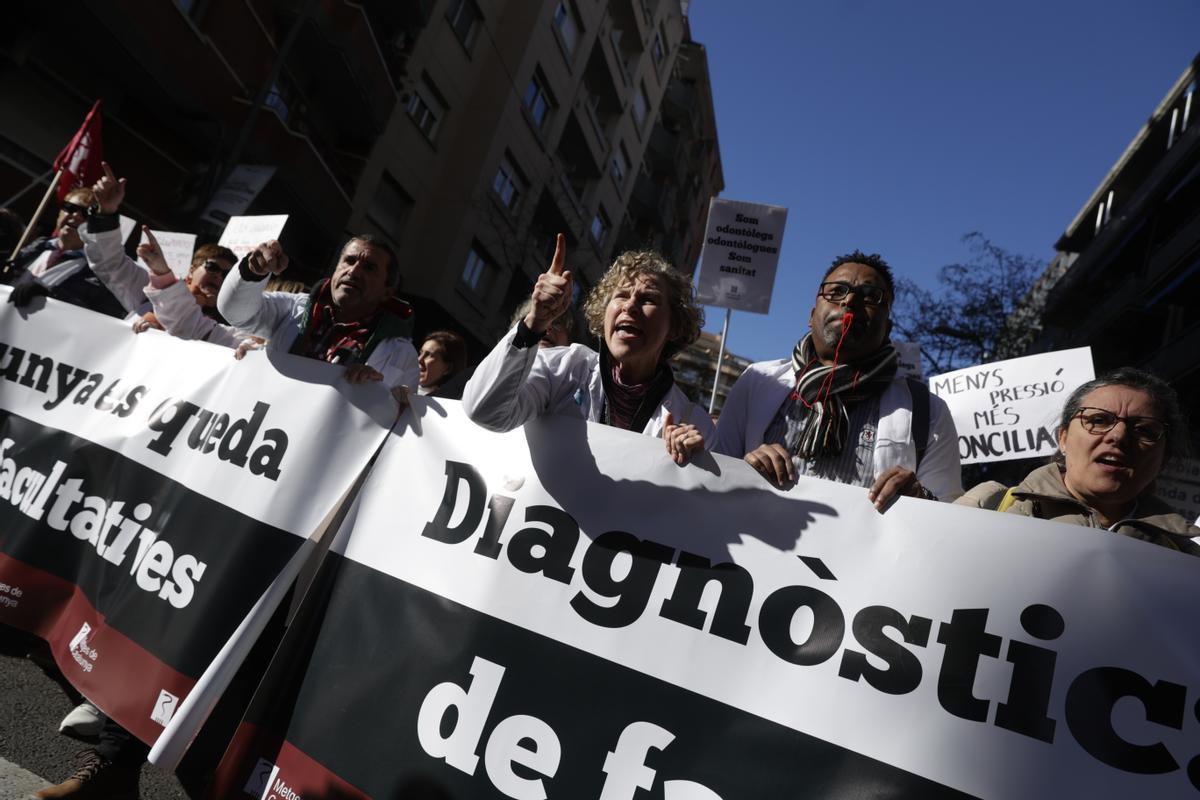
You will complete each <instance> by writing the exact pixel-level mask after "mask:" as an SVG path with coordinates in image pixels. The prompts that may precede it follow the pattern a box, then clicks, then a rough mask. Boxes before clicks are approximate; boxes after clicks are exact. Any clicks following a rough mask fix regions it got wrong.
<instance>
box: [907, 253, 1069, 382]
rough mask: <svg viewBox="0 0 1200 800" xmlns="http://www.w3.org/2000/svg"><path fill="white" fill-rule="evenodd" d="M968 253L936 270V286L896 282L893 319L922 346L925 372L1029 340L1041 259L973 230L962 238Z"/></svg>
mask: <svg viewBox="0 0 1200 800" xmlns="http://www.w3.org/2000/svg"><path fill="white" fill-rule="evenodd" d="M963 241H964V242H966V243H967V246H968V248H969V249H970V250H971V253H972V257H971V259H970V260H969V261H967V262H966V263H962V264H947V265H946V266H944V267H942V268H941V269H940V270H938V287H939V288H938V290H937V291H931V290H929V289H925V288H923V287H921V286H918V285H917V284H916V283H914V282H913V281H911V280H908V279H906V278H901V279H899V280H898V281H897V291H896V295H897V300H896V309H895V311H894V312H893V313H892V323H893V325H894V327H895V329H896V331H897V333H899V334H900V335H901V336H902V337H904V338H905V339H907V340H909V341H912V342H916V343H917V344H919V345H920V347H921V356H922V358H923V359H924V361H925V368H926V373H927V374H931V375H936V374H940V373H943V372H950V371H951V370H956V369H961V368H962V367H969V366H972V365H974V364H985V363H987V362H989V361H995V360H997V359H999V358H1009V357H1012V356H1015V355H1019V354H1020V353H1021V352H1022V351H1023V347H1024V346H1026V345H1027V344H1028V342H1029V341H1030V340H1031V339H1032V333H1035V332H1032V333H1031V331H1030V329H1029V325H1030V324H1031V320H1032V318H1031V317H1029V316H1028V314H1024V313H1023V314H1019V315H1018V314H1017V312H1018V310H1021V311H1022V312H1024V311H1027V306H1028V303H1027V302H1026V300H1027V297H1026V296H1027V294H1028V293H1029V292H1030V289H1031V287H1032V286H1033V285H1034V281H1035V280H1036V279H1037V277H1038V276H1039V275H1041V274H1042V273H1043V272H1044V271H1045V267H1046V265H1045V263H1044V262H1042V261H1040V260H1038V259H1035V258H1030V257H1028V256H1021V255H1016V254H1013V253H1010V252H1009V251H1007V250H1005V249H1004V248H1002V247H1000V246H998V245H996V244H993V243H992V241H991V240H990V239H988V238H987V237H986V236H984V235H983V234H982V233H979V232H978V231H975V232H973V233H969V234H967V235H966V236H964V237H963Z"/></svg>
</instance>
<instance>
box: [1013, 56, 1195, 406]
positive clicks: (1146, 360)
mask: <svg viewBox="0 0 1200 800" xmlns="http://www.w3.org/2000/svg"><path fill="white" fill-rule="evenodd" d="M1198 77H1200V56H1197V58H1196V59H1194V60H1193V61H1192V63H1191V65H1190V66H1189V67H1188V68H1187V69H1186V70H1185V71H1184V72H1183V74H1182V75H1181V76H1180V77H1179V79H1178V80H1177V81H1176V82H1175V85H1174V86H1172V87H1171V90H1170V91H1169V92H1168V93H1167V95H1166V97H1164V98H1163V100H1162V102H1161V103H1159V105H1158V107H1157V108H1155V109H1154V111H1153V113H1152V114H1151V116H1150V119H1149V120H1148V121H1147V122H1146V124H1145V125H1144V126H1143V127H1142V129H1141V130H1140V131H1139V132H1138V134H1137V136H1135V137H1134V139H1133V141H1132V142H1131V143H1130V145H1129V146H1128V147H1127V148H1126V150H1125V152H1124V153H1123V154H1122V155H1121V157H1120V158H1119V159H1118V160H1117V162H1116V164H1114V165H1113V167H1112V169H1111V170H1109V172H1108V174H1107V175H1105V176H1104V179H1103V180H1102V181H1101V182H1100V184H1099V186H1097V187H1096V189H1095V191H1094V192H1092V195H1091V197H1090V198H1089V199H1088V201H1087V203H1085V204H1084V206H1083V208H1082V209H1081V210H1080V211H1079V213H1078V214H1077V215H1076V217H1075V219H1074V220H1073V221H1072V222H1071V224H1070V225H1069V226H1068V227H1067V229H1066V231H1065V232H1064V233H1063V235H1062V237H1061V238H1060V239H1059V241H1058V243H1057V245H1056V250H1057V251H1058V254H1057V257H1056V258H1055V259H1054V261H1053V262H1051V265H1050V270H1051V272H1050V273H1048V274H1047V276H1045V277H1046V280H1044V281H1043V284H1048V286H1047V285H1041V286H1040V288H1039V291H1042V292H1043V293H1044V307H1043V308H1042V311H1041V315H1040V316H1041V319H1040V329H1041V330H1040V332H1039V333H1038V335H1037V337H1036V339H1035V340H1034V342H1033V344H1032V345H1031V348H1030V351H1031V352H1044V351H1049V350H1059V349H1063V348H1068V347H1082V346H1085V345H1090V346H1091V347H1092V355H1093V359H1094V361H1095V365H1096V370H1097V372H1101V371H1104V370H1107V369H1112V368H1114V367H1119V366H1137V367H1142V368H1145V369H1149V370H1151V371H1153V372H1155V373H1156V374H1158V375H1160V376H1161V377H1163V378H1165V379H1167V380H1169V381H1170V382H1171V384H1172V385H1173V386H1174V387H1175V389H1176V390H1177V391H1178V392H1179V394H1180V398H1181V400H1182V401H1183V405H1184V410H1185V412H1187V413H1188V414H1189V415H1190V417H1191V421H1192V423H1193V427H1200V415H1198V414H1197V409H1200V358H1197V356H1196V354H1197V353H1198V352H1200V100H1198V98H1197V97H1196V85H1197V79H1198Z"/></svg>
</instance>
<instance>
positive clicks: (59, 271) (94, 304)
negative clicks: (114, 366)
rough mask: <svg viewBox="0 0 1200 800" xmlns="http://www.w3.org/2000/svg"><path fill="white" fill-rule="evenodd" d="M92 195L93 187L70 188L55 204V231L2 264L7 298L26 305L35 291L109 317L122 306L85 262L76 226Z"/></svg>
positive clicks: (81, 221) (120, 311) (84, 217)
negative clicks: (8, 291) (6, 286)
mask: <svg viewBox="0 0 1200 800" xmlns="http://www.w3.org/2000/svg"><path fill="white" fill-rule="evenodd" d="M93 201H94V197H93V194H92V190H91V189H74V190H72V191H71V192H70V194H68V195H67V197H66V199H65V200H64V201H63V203H62V205H61V206H59V210H58V219H57V220H56V221H55V223H54V233H53V234H52V235H51V236H49V237H45V238H41V239H36V240H34V242H33V243H32V244H30V245H29V246H27V247H25V248H23V249H22V250H21V252H20V253H18V254H17V257H16V258H15V259H13V263H12V264H11V265H8V266H6V267H5V270H4V282H5V283H11V284H12V287H13V290H12V294H10V295H9V298H8V302H10V303H12V304H13V305H15V306H17V307H18V308H24V307H25V306H27V305H29V303H30V302H31V301H32V300H33V299H34V298H35V297H39V296H41V297H53V298H55V299H56V300H62V301H63V302H65V303H71V304H72V305H77V306H83V307H84V308H89V309H91V310H92V311H99V312H100V313H101V314H108V315H109V316H113V317H123V316H125V309H124V308H123V307H122V305H121V303H120V302H119V301H118V300H117V298H115V297H114V296H113V295H112V293H111V292H110V291H109V290H108V289H107V288H106V287H105V286H104V284H103V283H102V282H101V281H100V279H99V278H98V277H97V276H96V275H95V274H94V273H93V272H92V270H91V269H90V268H89V267H88V263H87V259H85V258H84V255H83V239H82V238H81V237H80V233H79V229H80V227H81V226H82V225H83V224H84V223H85V222H86V220H87V211H88V208H89V207H90V206H91V205H92V203H93Z"/></svg>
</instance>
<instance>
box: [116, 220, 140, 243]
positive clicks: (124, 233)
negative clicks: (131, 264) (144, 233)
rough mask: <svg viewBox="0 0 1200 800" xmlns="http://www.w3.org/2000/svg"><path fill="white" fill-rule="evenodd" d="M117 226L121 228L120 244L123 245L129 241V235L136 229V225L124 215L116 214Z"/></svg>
mask: <svg viewBox="0 0 1200 800" xmlns="http://www.w3.org/2000/svg"><path fill="white" fill-rule="evenodd" d="M117 224H118V225H119V226H120V228H121V244H125V243H126V242H128V241H129V234H131V233H133V229H134V228H135V227H137V223H136V222H134V221H133V220H131V219H130V218H129V217H127V216H125V215H124V214H118V215H117Z"/></svg>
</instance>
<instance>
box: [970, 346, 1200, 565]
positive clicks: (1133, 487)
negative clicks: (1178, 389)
mask: <svg viewBox="0 0 1200 800" xmlns="http://www.w3.org/2000/svg"><path fill="white" fill-rule="evenodd" d="M1187 440H1188V439H1187V423H1186V421H1185V419H1184V417H1183V413H1182V412H1181V411H1180V408H1179V398H1178V397H1177V396H1176V394H1175V391H1174V390H1173V389H1172V388H1171V387H1170V386H1169V385H1167V383H1166V382H1165V381H1163V380H1161V379H1160V378H1158V377H1156V376H1154V375H1151V374H1150V373H1148V372H1143V371H1142V370H1139V369H1133V368H1132V367H1125V368H1122V369H1118V370H1114V371H1112V372H1109V373H1107V374H1106V375H1102V376H1101V377H1099V378H1096V379H1095V380H1091V381H1088V382H1087V383H1085V384H1083V385H1082V386H1080V387H1079V388H1078V389H1076V390H1075V391H1074V392H1072V393H1071V396H1070V397H1068V398H1067V402H1066V405H1065V406H1064V407H1063V412H1062V419H1061V421H1060V424H1059V429H1058V454H1057V455H1056V456H1055V459H1054V462H1053V463H1051V464H1047V465H1045V466H1042V467H1038V468H1037V469H1035V470H1034V471H1033V472H1031V473H1029V474H1028V475H1027V476H1025V480H1023V481H1021V483H1019V484H1018V485H1016V486H1014V487H1012V488H1011V489H1007V488H1005V487H1004V486H1002V485H1000V484H999V483H996V482H995V481H990V482H988V483H982V484H980V485H978V486H976V487H975V488H974V489H971V490H970V491H969V492H967V493H966V494H964V495H963V496H962V497H961V498H959V500H958V501H957V502H958V503H959V504H960V505H970V506H975V507H978V508H989V509H993V510H997V511H1003V512H1005V513H1008V514H1021V515H1022V516H1026V517H1037V518H1038V519H1048V520H1053V521H1055V522H1066V523H1068V524H1071V525H1084V526H1087V527H1089V528H1105V529H1108V530H1110V531H1113V532H1114V533H1119V534H1121V535H1122V536H1131V537H1133V538H1135V539H1142V540H1144V541H1148V542H1153V543H1154V544H1157V545H1161V546H1163V547H1169V548H1171V549H1173V550H1180V551H1182V552H1185V553H1190V554H1191V555H1200V547H1198V546H1197V545H1196V544H1195V543H1194V542H1192V541H1191V537H1193V536H1197V535H1200V528H1197V527H1196V526H1195V525H1193V524H1191V523H1190V522H1189V521H1188V520H1185V519H1184V518H1183V517H1181V516H1180V515H1179V514H1176V513H1175V512H1174V511H1172V510H1171V509H1170V508H1169V507H1168V506H1167V505H1166V504H1165V503H1164V502H1162V501H1161V500H1159V499H1158V498H1157V497H1155V496H1154V492H1153V488H1152V487H1153V485H1154V479H1155V478H1157V477H1158V475H1159V473H1161V472H1162V469H1163V465H1164V464H1166V463H1167V462H1168V461H1169V460H1170V459H1171V458H1172V457H1173V456H1176V455H1179V451H1180V450H1181V449H1182V448H1183V447H1185V446H1186V442H1187Z"/></svg>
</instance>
